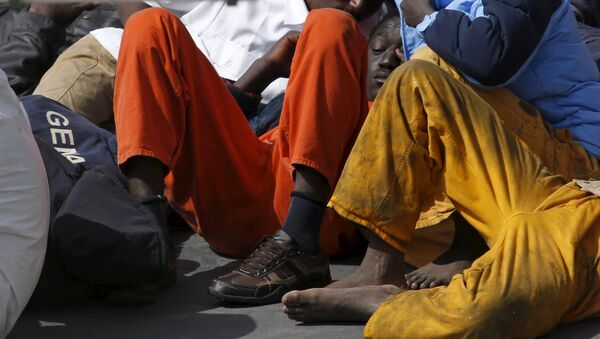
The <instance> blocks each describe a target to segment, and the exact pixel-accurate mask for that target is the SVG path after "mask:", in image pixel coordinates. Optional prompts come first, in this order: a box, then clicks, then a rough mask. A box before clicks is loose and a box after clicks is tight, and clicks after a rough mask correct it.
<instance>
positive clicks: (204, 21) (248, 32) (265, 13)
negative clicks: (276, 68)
mask: <svg viewBox="0 0 600 339" xmlns="http://www.w3.org/2000/svg"><path fill="white" fill-rule="evenodd" d="M149 4H151V5H153V6H160V7H164V8H167V9H169V10H171V11H172V12H173V13H175V14H176V15H178V16H179V17H180V18H181V21H182V22H183V23H184V24H185V26H186V27H187V29H188V31H189V32H190V35H191V36H192V38H193V39H194V42H195V43H196V46H198V48H199V49H200V50H201V51H202V53H204V55H205V56H206V57H207V58H208V59H209V60H210V62H211V63H212V64H213V66H214V67H215V70H216V71H217V73H218V74H219V75H220V76H221V77H222V78H226V79H229V80H232V81H236V80H238V79H239V78H240V77H241V76H242V74H244V72H246V70H247V69H248V68H249V67H250V65H252V63H253V62H254V61H255V60H256V59H258V58H260V57H261V56H262V55H264V54H265V53H266V52H267V51H268V50H269V48H271V46H273V44H275V42H277V40H279V38H281V37H282V36H283V35H284V34H285V33H287V32H288V31H290V30H298V31H299V30H302V26H303V25H304V21H305V20H306V16H307V15H308V9H307V8H306V5H305V3H304V0H237V1H236V2H235V5H230V4H228V1H227V0H204V1H196V2H177V1H161V2H153V3H150V2H149ZM91 33H92V34H93V35H94V37H95V38H96V39H97V40H98V42H100V44H101V45H102V46H104V48H106V49H107V50H108V51H109V52H110V53H111V54H112V55H113V56H114V57H115V59H117V58H118V54H119V45H120V43H121V36H122V34H123V31H122V29H117V28H102V29H98V30H95V31H92V32H91ZM286 86H287V80H286V79H279V80H277V81H275V82H273V83H272V84H271V85H270V86H269V87H267V89H265V91H264V92H263V93H262V95H263V99H264V100H265V101H268V100H270V99H272V98H273V97H275V96H276V95H277V94H279V93H281V92H283V91H285V88H286Z"/></svg>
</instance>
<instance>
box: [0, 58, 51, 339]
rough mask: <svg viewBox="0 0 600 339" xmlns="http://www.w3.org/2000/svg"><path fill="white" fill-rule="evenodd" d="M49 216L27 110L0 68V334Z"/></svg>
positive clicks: (33, 265) (32, 272)
mask: <svg viewBox="0 0 600 339" xmlns="http://www.w3.org/2000/svg"><path fill="white" fill-rule="evenodd" d="M49 219H50V194H49V190H48V180H47V177H46V170H45V169H44V163H43V162H42V158H41V156H40V152H39V150H38V147H37V144H36V142H35V139H34V138H33V135H32V133H31V126H30V125H29V120H28V119H27V114H26V113H25V110H24V109H23V106H22V105H21V103H20V102H19V99H18V98H17V96H16V95H15V93H14V92H13V91H12V89H11V88H10V86H9V85H8V80H7V78H6V74H4V72H3V71H2V70H0V338H4V337H5V336H6V335H7V334H8V332H9V331H10V330H11V328H12V327H13V325H14V324H15V322H16V321H17V319H18V318H19V315H21V312H22V311H23V309H24V308H25V305H27V302H28V301H29V298H30V297H31V294H32V293H33V289H34V288H35V285H36V284H37V281H38V278H39V275H40V272H41V270H42V264H43V263H44V256H45V254H46V241H47V240H46V239H47V236H48V225H49Z"/></svg>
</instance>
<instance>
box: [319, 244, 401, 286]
mask: <svg viewBox="0 0 600 339" xmlns="http://www.w3.org/2000/svg"><path fill="white" fill-rule="evenodd" d="M386 284H389V285H395V286H398V287H405V286H406V278H405V277H404V254H403V253H401V252H399V251H398V250H396V249H395V248H393V247H392V246H390V245H388V244H387V243H386V242H385V241H383V240H381V239H380V238H379V237H377V236H376V235H373V234H371V235H370V237H369V247H368V248H367V253H365V257H364V259H363V261H362V263H361V264H360V266H359V267H358V268H357V269H356V271H354V272H353V273H351V274H350V275H349V276H347V277H345V278H343V279H341V280H338V281H336V282H334V283H332V284H330V285H328V286H327V287H328V288H351V287H360V286H379V285H386Z"/></svg>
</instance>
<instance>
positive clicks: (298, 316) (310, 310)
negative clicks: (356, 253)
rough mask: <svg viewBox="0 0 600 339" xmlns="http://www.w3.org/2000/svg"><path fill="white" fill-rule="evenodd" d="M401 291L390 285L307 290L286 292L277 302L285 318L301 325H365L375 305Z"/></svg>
mask: <svg viewBox="0 0 600 339" xmlns="http://www.w3.org/2000/svg"><path fill="white" fill-rule="evenodd" d="M400 291H402V289H400V288H398V287H396V286H393V285H384V286H363V287H354V288H311V289H308V290H304V291H292V292H288V293H286V294H285V295H284V296H283V298H282V299H281V302H282V303H283V312H284V313H286V314H287V316H288V318H290V319H292V320H296V321H301V322H325V321H360V322H366V321H367V320H369V318H370V317H371V315H373V313H375V310H377V308H378V307H379V305H380V304H381V303H382V302H383V301H384V300H385V299H386V298H387V297H389V296H390V295H392V294H394V293H397V292H400Z"/></svg>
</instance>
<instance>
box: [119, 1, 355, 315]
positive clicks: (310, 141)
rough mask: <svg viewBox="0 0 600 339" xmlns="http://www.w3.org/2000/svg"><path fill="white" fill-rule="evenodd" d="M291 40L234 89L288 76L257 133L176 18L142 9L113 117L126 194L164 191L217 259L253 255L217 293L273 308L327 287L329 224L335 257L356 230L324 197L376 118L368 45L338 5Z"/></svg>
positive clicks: (318, 13)
mask: <svg viewBox="0 0 600 339" xmlns="http://www.w3.org/2000/svg"><path fill="white" fill-rule="evenodd" d="M322 32H327V34H322ZM284 40H287V41H284V42H283V43H282V44H280V46H282V47H281V48H279V49H275V51H273V52H272V53H270V54H268V55H266V56H265V57H263V58H262V59H259V60H258V61H256V62H255V64H254V65H253V66H252V68H251V70H250V71H248V72H247V73H246V74H247V75H248V76H244V77H242V78H241V79H240V80H238V82H236V85H238V87H239V88H240V89H242V90H246V91H249V92H254V93H260V89H261V87H262V88H264V87H263V86H266V85H265V83H266V84H268V83H269V82H270V80H273V79H275V78H278V77H281V76H287V74H286V73H288V72H289V77H290V81H289V85H288V89H287V93H286V96H285V101H284V104H283V111H282V114H281V119H280V125H279V127H277V128H275V129H273V130H271V131H270V132H268V133H266V134H265V135H262V136H261V137H259V138H257V137H256V136H255V135H254V134H253V132H252V130H251V129H250V127H249V125H248V122H247V120H246V118H245V117H244V115H243V113H242V111H241V109H240V108H239V107H238V105H237V104H236V102H235V100H234V98H233V97H232V96H231V94H230V93H229V92H228V90H227V89H226V87H225V86H224V84H223V82H222V80H221V79H220V78H219V76H218V75H217V73H216V72H215V70H214V69H213V67H212V66H211V64H210V63H209V62H208V61H207V59H206V58H205V57H204V56H203V55H202V54H201V52H200V51H199V50H198V49H197V48H196V46H195V45H194V42H193V40H192V38H191V37H190V36H189V34H188V32H187V30H186V28H185V27H184V26H183V25H182V24H181V22H179V20H178V19H177V18H176V17H175V16H174V15H172V14H170V13H169V12H167V11H165V10H161V9H149V10H145V11H142V12H139V13H137V14H135V15H134V16H132V17H131V18H130V19H129V21H128V23H127V27H126V29H125V33H124V36H123V40H122V44H121V50H120V55H119V64H118V67H117V76H116V82H115V97H114V111H115V118H116V119H115V120H116V131H117V139H118V141H119V142H118V146H119V149H118V161H119V164H120V165H121V167H122V169H123V171H124V172H125V173H126V175H127V176H128V177H129V186H130V187H129V189H130V192H131V194H132V195H134V196H137V197H140V199H141V200H143V201H144V202H145V203H149V202H152V201H157V202H160V201H161V195H162V194H163V192H164V194H165V195H166V197H167V198H168V200H169V203H170V204H171V205H172V206H173V207H174V208H175V209H176V210H177V211H178V212H179V214H180V215H182V216H183V217H184V218H185V219H186V220H187V222H188V223H189V224H190V225H192V227H193V228H194V230H196V231H197V232H198V233H199V234H200V235H202V236H203V237H204V238H205V239H206V241H207V242H208V243H209V245H210V246H211V248H212V249H213V250H214V251H216V252H218V253H221V254H225V255H229V256H247V255H248V254H249V253H251V252H252V250H253V249H255V248H256V249H255V251H254V252H253V253H252V254H251V255H250V257H249V258H248V259H247V260H245V261H244V263H243V264H242V265H241V266H240V267H239V268H238V269H236V270H234V271H233V272H232V273H230V274H228V275H225V276H223V277H220V278H218V279H216V280H215V281H214V282H213V284H212V285H211V286H210V288H209V291H210V293H211V294H213V295H214V296H216V297H218V298H220V299H224V300H228V301H237V302H246V303H254V304H262V303H271V302H278V301H279V300H280V299H281V296H282V295H283V294H284V293H285V292H286V291H289V290H292V289H302V288H307V287H312V286H321V285H325V284H327V283H329V282H330V280H331V278H330V274H329V264H328V260H327V256H326V254H325V253H324V252H323V250H321V249H320V248H319V233H320V231H321V228H322V229H323V232H322V234H323V239H322V240H323V241H322V243H323V244H325V245H327V246H328V247H329V248H328V250H329V251H330V252H336V251H339V250H342V249H343V246H344V245H345V244H344V243H343V242H344V236H348V235H349V234H351V232H353V231H352V229H351V228H349V227H348V228H347V226H346V225H345V224H343V221H342V220H341V219H339V218H338V217H336V216H335V215H334V214H333V213H332V212H331V211H330V210H327V209H326V202H327V201H328V199H329V196H330V193H331V191H332V189H333V188H334V187H335V185H336V183H337V180H338V177H339V175H340V173H341V170H342V167H343V164H344V162H345V159H346V157H347V155H348V153H349V151H350V149H351V147H352V144H353V141H354V140H355V137H356V135H357V134H358V131H359V130H360V127H361V126H362V123H363V121H364V119H365V117H366V114H367V97H366V90H365V81H366V58H367V53H366V42H365V40H364V38H363V36H362V33H361V31H360V29H359V27H358V25H357V23H356V21H355V20H354V18H353V17H352V16H351V15H350V14H348V13H345V12H342V11H339V10H334V9H320V10H313V11H311V12H310V14H309V17H308V19H307V21H306V24H305V27H304V30H303V32H302V34H301V35H300V36H299V38H297V37H294V36H293V35H289V36H286V37H285V38H284ZM296 40H297V43H296ZM286 46H288V47H287V48H286ZM290 46H291V47H290ZM294 48H295V52H293V50H294ZM290 53H292V54H293V56H294V58H293V61H292V62H291V65H289V64H286V62H285V61H282V60H285V59H286V58H285V57H282V55H289V54H290ZM252 69H254V70H255V71H252ZM155 213H156V214H157V215H159V216H160V215H161V212H160V211H159V208H156V209H155ZM321 225H322V227H321ZM267 235H270V236H267ZM265 236H267V237H265ZM263 237H264V239H263ZM261 239H263V240H262V241H261ZM259 243H260V244H259ZM257 244H259V245H258V247H257Z"/></svg>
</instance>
